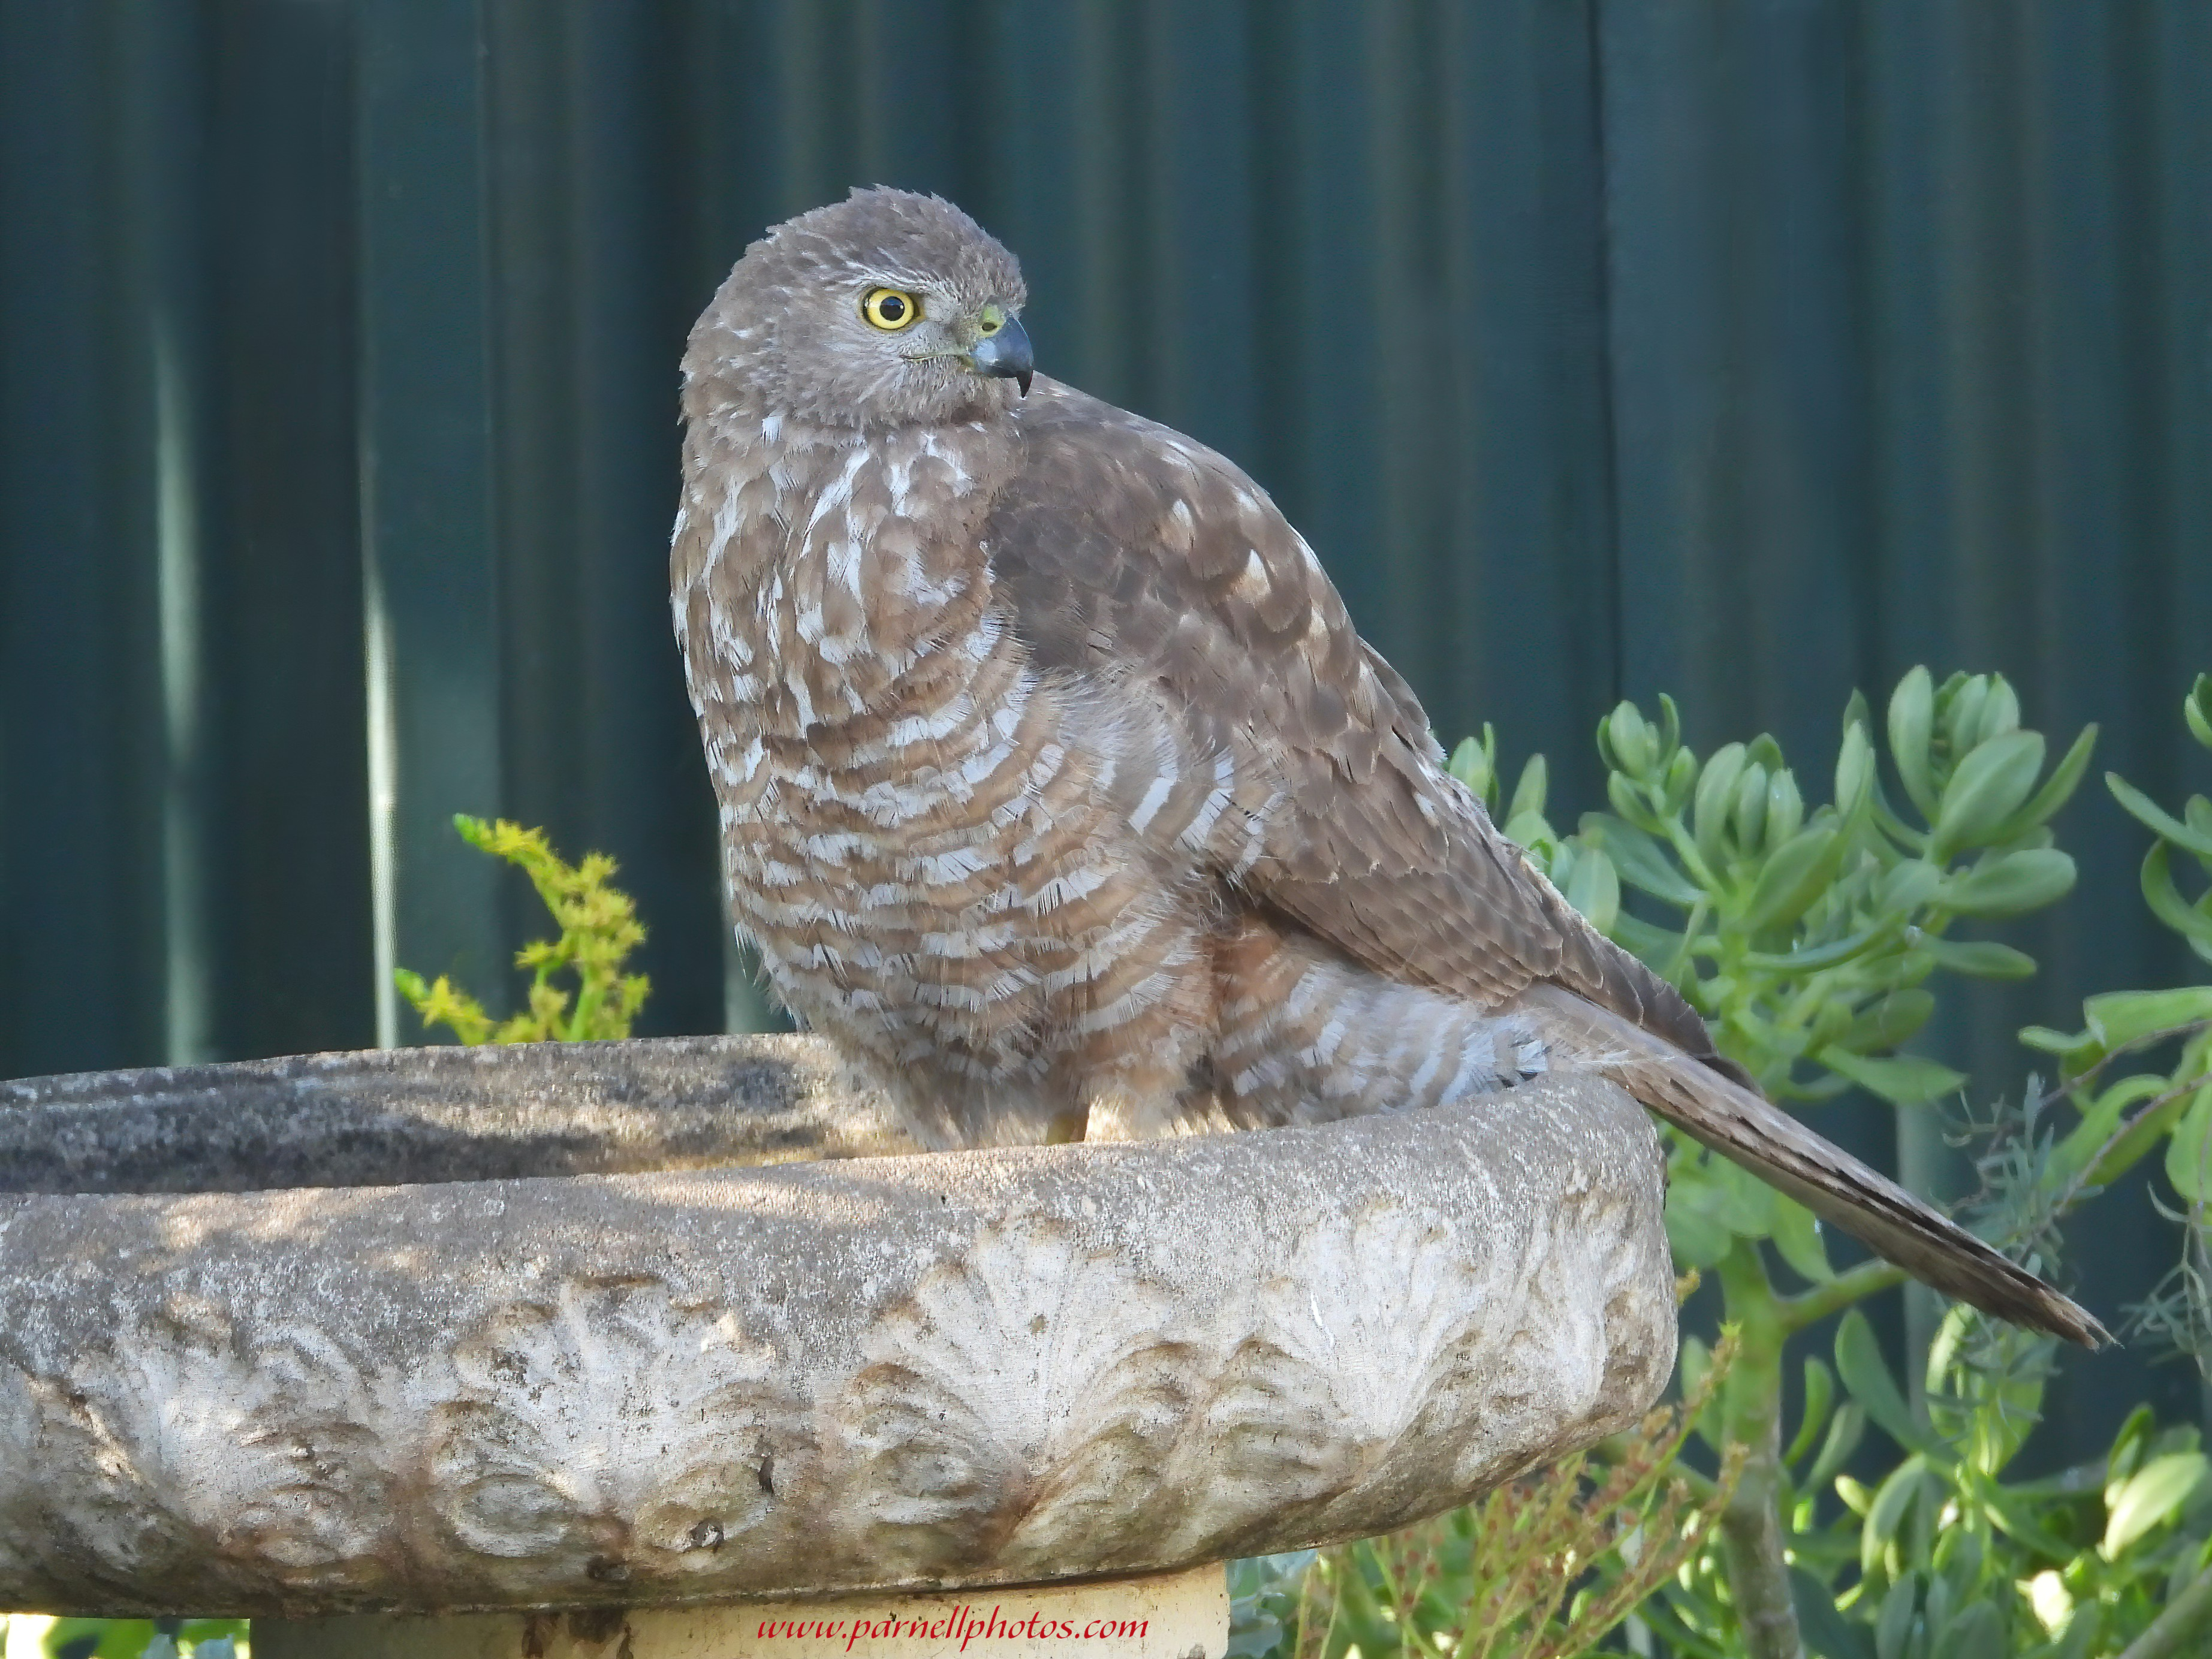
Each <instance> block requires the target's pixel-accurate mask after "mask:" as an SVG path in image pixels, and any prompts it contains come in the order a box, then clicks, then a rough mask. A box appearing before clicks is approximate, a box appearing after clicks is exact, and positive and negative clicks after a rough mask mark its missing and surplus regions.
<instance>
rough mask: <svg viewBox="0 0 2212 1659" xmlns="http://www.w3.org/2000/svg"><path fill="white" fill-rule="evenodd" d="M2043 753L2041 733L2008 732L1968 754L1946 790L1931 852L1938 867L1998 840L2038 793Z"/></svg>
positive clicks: (1955, 770)
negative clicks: (2001, 831) (2004, 826)
mask: <svg viewBox="0 0 2212 1659" xmlns="http://www.w3.org/2000/svg"><path fill="white" fill-rule="evenodd" d="M2043 748H2044V745H2043V734H2042V733H2041V732H2006V733H2004V734H2003V735H2002V737H1996V738H1990V740H1989V741H1988V742H1987V743H1984V744H1979V745H1978V746H1977V747H1976V748H1974V749H1972V750H1968V751H1967V753H1966V758H1965V759H1963V760H1961V761H1960V763H1959V764H1958V766H1957V768H1956V769H1954V771H1953V772H1952V774H1951V781H1950V782H1949V783H1948V784H1947V785H1945V786H1944V788H1943V801H1942V810H1941V811H1938V812H1937V814H1936V836H1935V840H1934V842H1932V843H1931V845H1930V853H1931V855H1932V856H1933V857H1934V858H1935V860H1936V862H1937V863H1939V864H1942V863H1945V862H1948V860H1950V859H1951V858H1952V857H1953V856H1954V855H1955V854H1959V853H1960V852H1963V851H1965V850H1966V848H1973V847H1983V846H1987V845H1988V844H1989V843H1990V842H1991V841H1993V840H1994V839H1995V838H1996V831H1997V829H1998V828H1999V827H2000V826H2001V825H2002V824H2003V823H2005V822H2006V820H2008V818H2010V817H2012V815H2013V814H2014V813H2015V812H2016V811H2019V810H2020V808H2021V805H2022V803H2024V802H2025V801H2026V800H2027V798H2028V795H2029V793H2031V792H2032V791H2033V789H2034V787H2035V779H2036V775H2037V774H2038V773H2039V772H2040V771H2042V770H2043Z"/></svg>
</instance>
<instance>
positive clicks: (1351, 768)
mask: <svg viewBox="0 0 2212 1659" xmlns="http://www.w3.org/2000/svg"><path fill="white" fill-rule="evenodd" d="M1017 418H1018V422H1019V425H1020V428H1021V430H1022V432H1023V434H1024V443H1025V456H1024V466H1023V467H1022V469H1021V470H1020V471H1019V472H1018V474H1017V475H1016V477H1014V478H1013V479H1012V482H1011V483H1009V484H1008V486H1007V487H1006V489H1005V491H1004V492H1003V494H1002V495H1000V497H999V499H998V502H997V505H996V507H994V511H993V513H992V515H991V518H990V520H989V522H988V523H987V526H986V527H985V531H984V535H985V537H986V539H987V543H988V545H989V549H990V554H991V561H992V568H993V572H994V585H995V586H996V589H997V591H999V592H1001V593H1003V594H1004V595H1006V598H1007V599H1008V600H1009V601H1010V602H1011V604H1012V607H1013V610H1014V613H1015V618H1016V623H1017V626H1018V628H1019V629H1020V630H1021V631H1022V633H1023V634H1024V636H1025V637H1026V638H1027V639H1028V641H1030V646H1031V648H1032V650H1033V651H1034V653H1035V656H1036V661H1037V662H1038V663H1039V665H1041V666H1043V667H1046V668H1048V669H1058V670H1061V671H1068V672H1072V673H1074V674H1078V675H1081V676H1085V677H1086V678H1094V679H1096V680H1097V681H1100V682H1102V683H1108V684H1124V683H1128V682H1132V681H1136V682H1149V683H1150V684H1152V686H1153V687H1154V688H1156V689H1157V690H1158V693H1159V694H1160V697H1161V701H1162V702H1163V703H1164V706H1165V707H1166V708H1169V709H1170V713H1171V714H1172V716H1173V717H1174V718H1176V720H1179V721H1180V722H1181V723H1182V726H1183V727H1184V728H1185V731H1186V733H1187V735H1188V738H1189V739H1190V744H1191V748H1192V750H1193V751H1194V753H1196V754H1199V755H1201V756H1204V755H1218V754H1226V755H1227V756H1229V757H1231V760H1232V761H1233V762H1234V763H1235V765H1236V769H1237V776H1238V777H1239V778H1240V779H1243V780H1250V779H1253V778H1267V779H1268V780H1270V781H1271V782H1272V786H1273V787H1272V789H1271V791H1270V793H1272V794H1273V798H1274V800H1273V806H1272V807H1271V808H1270V810H1268V811H1267V812H1266V813H1265V815H1264V816H1263V817H1261V819H1260V823H1259V846H1258V848H1257V857H1256V858H1252V857H1250V856H1249V854H1246V855H1243V856H1237V855H1236V854H1235V853H1234V849H1235V848H1237V847H1238V846H1239V845H1240V844H1241V837H1240V836H1237V835H1227V836H1216V837H1215V840H1214V842H1213V845H1215V846H1216V847H1217V848H1218V849H1220V853H1221V856H1220V857H1219V858H1218V860H1217V862H1218V863H1219V864H1220V865H1221V866H1223V867H1224V870H1225V873H1227V872H1234V873H1235V877H1236V879H1237V883H1238V884H1239V886H1240V887H1241V888H1242V889H1243V890H1244V891H1245V892H1246V893H1248V894H1249V896H1252V897H1253V898H1255V899H1256V900H1258V901H1259V902H1262V903H1264V904H1267V905H1269V906H1271V907H1273V908H1275V909H1277V910H1279V911H1280V912H1282V913H1283V914H1285V915H1288V916H1290V917H1291V918H1293V919H1294V920H1295V921H1297V922H1298V923H1299V924H1300V925H1301V926H1303V927H1305V928H1307V929H1308V930H1310V932H1312V933H1316V934H1317V935H1319V936H1320V937H1322V938H1323V939H1328V940H1329V941H1331V942H1332V943H1334V945H1336V946H1337V947H1338V948H1340V949H1341V950H1343V951H1346V953H1348V954H1349V955H1351V956H1352V957H1354V958H1356V959H1357V960H1358V961H1360V962H1362V963H1365V964H1366V965H1367V966H1368V967H1370V968H1371V969H1374V970H1375V971H1376V972H1378V973H1382V974H1386V975H1389V976H1390V977H1392V978H1394V979H1396V980H1399V981H1403V982H1407V983H1413V984H1419V985H1424V986H1428V987H1433V988H1435V989H1437V990H1441V991H1443V992H1446V993H1448V994H1452V995H1455V996H1462V997H1466V998H1469V999H1471V1000H1474V1001H1476V1002H1478V1003H1480V1004H1482V1005H1484V1006H1496V1005H1498V1004H1499V1003H1502V1002H1504V1001H1505V1000H1509V999H1510V998H1512V997H1514V996H1516V995H1518V994H1520V993H1521V992H1522V991H1523V990H1525V989H1526V988H1527V987H1528V986H1529V985H1530V984H1532V983H1535V982H1538V981H1549V982H1552V983H1556V984H1559V985H1562V986H1565V987H1567V988H1568V989H1570V990H1572V991H1574V992H1577V994H1581V995H1583V996H1585V997H1588V998H1589V999H1590V1000H1593V1001H1595V1002H1597V1003H1599V1004H1600V1005H1601V1006H1604V1007H1606V1008H1608V1009H1611V1010H1613V1012H1616V1013H1619V1014H1620V1015H1621V1016H1623V1017H1624V1018H1627V1019H1630V1020H1632V1021H1633V1022H1635V1023H1636V1024H1638V1025H1641V1026H1643V1027H1644V1028H1646V1029H1647V1030H1651V1031H1653V1032H1654V1033H1656V1035H1658V1036H1662V1037H1664V1038H1666V1039H1667V1040H1668V1042H1673V1043H1674V1044H1675V1045H1676V1046H1678V1047H1680V1048H1683V1049H1684V1050H1686V1052H1688V1053H1689V1054H1693V1055H1696V1056H1698V1057H1699V1058H1706V1057H1709V1056H1711V1054H1712V1045H1711V1039H1710V1038H1709V1036H1707V1034H1706V1031H1705V1026H1704V1024H1703V1023H1702V1022H1701V1021H1700V1020H1699V1018H1698V1017H1697V1015H1696V1014H1695V1013H1694V1012H1692V1010H1691V1009H1690V1007H1689V1006H1688V1005H1687V1004H1686V1003H1685V1002H1684V1001H1683V1000H1682V999H1681V997H1680V995H1679V994H1677V993H1676V992H1675V991H1674V988H1673V987H1671V986H1669V985H1668V984H1666V983H1665V981H1662V980H1661V979H1659V978H1658V976H1657V975H1654V974H1653V973H1651V972H1650V970H1649V969H1646V968H1645V967H1644V965H1643V964H1642V963H1639V962H1638V961H1637V960H1636V959H1635V958H1634V957H1631V956H1629V955H1628V954H1627V953H1626V952H1625V951H1621V950H1620V949H1618V948H1617V947H1616V946H1614V945H1613V944H1612V943H1611V942H1610V941H1608V940H1607V939H1605V938H1604V937H1603V936H1602V935H1601V934H1600V933H1597V932H1596V931H1595V929H1594V928H1592V927H1589V924H1588V923H1586V922H1585V921H1583V919H1582V917H1581V916H1580V915H1577V913H1576V912H1575V911H1574V910H1573V909H1572V908H1571V907H1570V906H1569V905H1568V904H1567V903H1566V902H1565V900H1564V899H1562V898H1561V897H1560V896H1559V894H1558V892H1557V891H1556V890H1554V889H1553V887H1552V886H1551V884H1549V883H1548V882H1547V881H1546V880H1544V878H1542V877H1541V875H1540V874H1538V873H1537V872H1535V871H1534V869H1532V868H1531V867H1530V866H1528V863H1527V862H1526V861H1525V860H1524V859H1523V858H1522V855H1521V854H1520V852H1519V850H1518V849H1517V848H1515V847H1514V846H1513V845H1512V844H1511V843H1510V842H1508V841H1506V840H1505V838H1504V836H1501V835H1500V834H1499V833H1498V831H1497V830H1496V829H1494V828H1493V827H1492V824H1491V823H1490V820H1489V818H1488V817H1487V815H1486V814H1485V813H1484V811H1483V810H1482V808H1481V807H1480V805H1478V804H1477V803H1476V802H1475V800H1474V798H1473V797H1472V796H1471V795H1470V794H1469V793H1468V792H1467V790H1466V789H1464V788H1463V787H1462V786H1461V785H1460V784H1459V783H1458V782H1457V781H1455V780H1454V779H1452V778H1451V777H1450V776H1449V775H1448V774H1446V773H1445V771H1444V769H1443V754H1442V751H1441V750H1439V749H1438V748H1437V743H1436V740H1435V738H1433V737H1432V736H1431V733H1430V731H1429V725H1428V720H1427V718H1426V716H1425V715H1424V714H1422V712H1421V708H1420V704H1419V702H1418V701H1417V700H1416V699H1415V697H1414V696H1413V691H1412V690H1411V689H1410V688H1408V687H1407V684H1406V683H1405V681H1404V680H1403V679H1401V678H1400V677H1399V676H1398V674H1397V672H1396V671H1395V670H1393V669H1392V668H1391V667H1390V665H1389V664H1388V663H1386V662H1384V661H1383V659H1382V658H1381V657H1380V656H1378V655H1376V653H1375V652H1374V651H1373V649H1372V648H1370V647H1369V646H1368V645H1367V644H1366V643H1365V642H1364V641H1362V640H1361V639H1360V638H1359V636H1358V633H1357V632H1356V630H1355V629H1353V627H1352V620H1351V617H1349V616H1348V615H1347V614H1346V611H1345V608H1344V604H1343V601H1342V600H1341V599H1340V598H1339V597H1338V596H1337V592H1336V590H1335V588H1334V586H1332V585H1331V584H1330V582H1329V580H1328V577H1327V576H1326V575H1324V574H1322V568H1321V566H1320V564H1319V563H1318V562H1316V560H1315V558H1314V556H1313V554H1312V553H1311V551H1310V550H1309V549H1308V548H1307V546H1306V544H1305V543H1304V540H1303V539H1302V538H1300V537H1299V536H1298V534H1297V532H1296V531H1295V530H1293V529H1292V528H1291V526H1290V524H1289V523H1288V522H1287V521H1286V520H1285V519H1284V517H1283V515H1282V514H1281V513H1279V512H1278V511H1277V510H1276V508H1275V506H1274V504H1273V502H1272V501H1269V500H1268V499H1267V495H1265V493H1264V492H1262V491H1261V489H1260V488H1259V487H1258V486H1257V485H1256V484H1255V483H1252V482H1251V480H1250V479H1249V478H1247V477H1245V476H1244V475H1243V473H1242V472H1240V471H1237V468H1236V467H1235V466H1233V465H1231V464H1230V463H1229V462H1228V461H1227V460H1225V459H1223V458H1222V457H1220V456H1218V455H1217V454H1215V453H1212V451H1210V450H1207V449H1206V448H1204V447H1202V446H1200V445H1199V444H1197V443H1194V442H1193V441H1191V440H1189V439H1187V438H1183V437H1182V436H1180V435H1177V434H1176V433H1173V432H1171V431H1170V430H1168V429H1167V428H1164V427H1162V426H1158V425H1157V424H1155V423H1153V422H1148V421H1145V420H1142V419H1139V417H1138V416H1133V415H1130V414H1127V413H1126V412H1124V411H1122V410H1117V409H1115V408H1113V407H1112V406H1111V405H1109V404H1103V403H1100V402H1098V401H1097V399H1095V398H1088V397H1085V396H1084V395H1083V394H1082V393H1080V392H1073V391H1071V390H1069V389H1068V388H1066V387H1064V386H1057V385H1054V384H1053V383H1051V382H1048V381H1043V380H1040V381H1039V382H1038V386H1037V390H1036V393H1034V394H1033V395H1032V396H1031V397H1030V398H1028V399H1027V401H1026V402H1024V404H1021V405H1020V412H1019V414H1018V417H1017ZM1729 1069H1733V1068H1729Z"/></svg>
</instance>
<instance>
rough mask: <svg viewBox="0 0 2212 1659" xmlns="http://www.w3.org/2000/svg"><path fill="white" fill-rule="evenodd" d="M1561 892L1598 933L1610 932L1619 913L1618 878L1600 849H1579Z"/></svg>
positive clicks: (1611, 861)
mask: <svg viewBox="0 0 2212 1659" xmlns="http://www.w3.org/2000/svg"><path fill="white" fill-rule="evenodd" d="M1561 892H1562V893H1563V894H1564V895H1565V897H1566V901H1567V902H1568V903H1570V904H1571V905H1573V906H1574V907H1575V908H1576V910H1577V911H1578V912H1579V913H1580V914H1581V915H1583V916H1584V917H1585V918H1587V919H1588V921H1589V925H1590V926H1591V927H1595V928H1596V929H1597V930H1598V932H1599V933H1611V932H1612V931H1613V921H1614V919H1615V918H1616V917H1617V916H1618V915H1620V877H1619V876H1618V875H1617V874H1616V873H1614V871H1613V860H1611V859H1610V858H1608V857H1607V856H1606V854H1605V852H1604V850H1603V849H1602V848H1596V847H1583V848H1578V849H1577V853H1576V856H1575V866H1574V869H1573V870H1572V871H1571V872H1570V873H1569V876H1568V878H1567V884H1566V885H1565V887H1564V888H1562V889H1561Z"/></svg>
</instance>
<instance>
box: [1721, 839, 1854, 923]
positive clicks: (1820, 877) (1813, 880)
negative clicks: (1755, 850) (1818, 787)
mask: <svg viewBox="0 0 2212 1659" xmlns="http://www.w3.org/2000/svg"><path fill="white" fill-rule="evenodd" d="M1845 845H1846V843H1845V842H1844V838H1843V836H1841V835H1840V834H1839V833H1838V831H1837V830H1836V829H1835V828H1834V827H1833V826H1832V825H1830V824H1815V825H1814V827H1813V828H1812V829H1806V830H1802V831H1800V832H1799V833H1798V834H1797V835H1796V836H1793V837H1792V838H1791V839H1790V840H1789V841H1787V842H1784V843H1783V845H1782V846H1781V847H1779V848H1776V849H1775V851H1774V852H1773V853H1771V854H1770V855H1769V856H1768V858H1767V860H1766V864H1765V867H1764V868H1763V869H1761V870H1760V871H1759V884H1758V885H1757V886H1755V887H1753V889H1752V894H1751V902H1750V903H1749V905H1748V906H1747V907H1746V910H1745V915H1744V926H1745V927H1747V928H1749V929H1750V930H1751V931H1752V932H1753V933H1764V932H1765V931H1766V929H1768V928H1770V927H1782V926H1784V924H1786V923H1789V922H1792V921H1796V920H1797V918H1798V917H1800V916H1802V915H1804V914H1805V912H1806V909H1807V908H1808V907H1809V906H1810V905H1811V904H1812V902H1813V901H1814V899H1816V898H1818V897H1819V896H1820V890H1821V889H1822V888H1823V887H1825V886H1826V885H1827V884H1828V883H1829V881H1830V880H1832V878H1834V876H1835V873H1836V866H1837V864H1838V862H1840V861H1841V860H1842V858H1843V855H1844V847H1845Z"/></svg>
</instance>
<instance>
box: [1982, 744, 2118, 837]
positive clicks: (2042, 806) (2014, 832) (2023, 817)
mask: <svg viewBox="0 0 2212 1659" xmlns="http://www.w3.org/2000/svg"><path fill="white" fill-rule="evenodd" d="M2096 747H2097V728H2096V727H2095V726H2083V727H2082V728H2081V736H2080V737H2078V738H2075V739H2074V744H2073V747H2071V748H2070V749H2069V750H2067V751H2066V752H2065V753H2064V754H2063V755H2062V756H2060V757H2059V758H2058V764H2057V766H2055V767H2053V768H2052V769H2051V775H2050V776H2049V777H2048V778H2045V780H2044V781H2043V787H2041V788H2040V789H2038V790H2037V791H2036V792H2035V793H2033V795H2030V796H2029V797H2028V798H2027V802H2026V803H2025V804H2024V805H2022V806H2021V809H2020V810H2019V811H2017V812H2015V813H2014V814H2013V815H2012V816H2011V817H2008V818H2007V819H2006V820H2005V821H2004V823H2003V825H2002V828H2000V829H1998V831H1997V833H1996V837H1995V839H1996V842H1998V843H1999V844H2000V845H2002V844H2003V843H2004V842H2015V841H2018V840H2019V839H2020V838H2021V836H2024V835H2026V834H2027V832H2028V831H2029V830H2031V829H2038V828H2039V827H2040V826H2041V825H2043V824H2044V823H2046V822H2047V821H2048V820H2049V819H2050V818H2051V817H2052V816H2053V815H2054V814H2056V813H2057V811H2058V809H2059V808H2060V807H2062V806H2063V805H2066V803H2067V802H2068V801H2069V800H2070V799H2073V795H2074V792H2075V790H2076V789H2078V788H2080V787H2081V775H2082V774H2083V773H2085V772H2087V770H2088V769H2089V757H2090V755H2091V754H2092V753H2093V751H2094V750H2095V749H2096Z"/></svg>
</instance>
